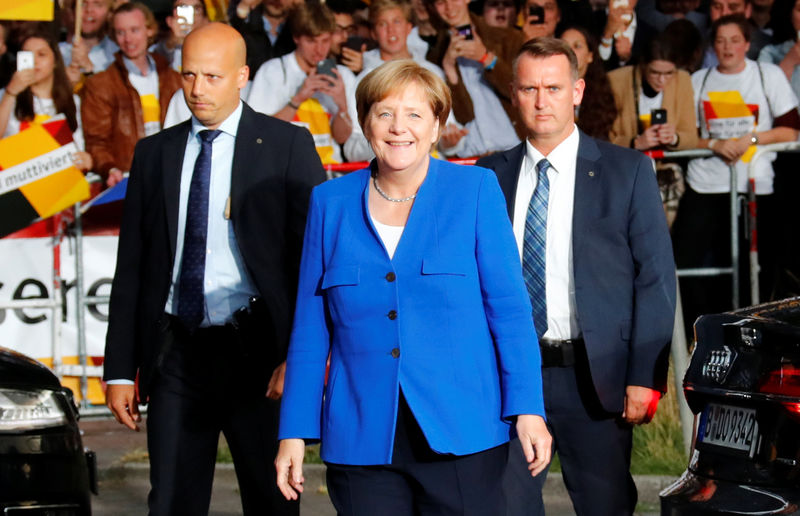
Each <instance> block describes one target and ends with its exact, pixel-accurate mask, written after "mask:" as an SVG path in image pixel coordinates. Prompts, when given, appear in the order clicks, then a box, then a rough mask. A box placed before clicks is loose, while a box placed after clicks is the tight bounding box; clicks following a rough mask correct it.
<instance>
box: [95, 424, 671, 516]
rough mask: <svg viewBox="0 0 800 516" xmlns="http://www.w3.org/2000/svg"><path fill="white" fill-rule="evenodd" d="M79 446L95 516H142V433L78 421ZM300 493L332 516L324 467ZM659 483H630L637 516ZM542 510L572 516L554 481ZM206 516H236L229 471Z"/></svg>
mask: <svg viewBox="0 0 800 516" xmlns="http://www.w3.org/2000/svg"><path fill="white" fill-rule="evenodd" d="M81 429H82V430H83V432H84V435H83V444H84V446H86V447H88V448H90V449H92V450H94V451H95V452H96V453H97V462H98V470H99V473H100V475H99V476H100V494H99V495H98V496H95V497H94V498H93V501H92V511H93V514H94V515H95V516H112V515H113V516H140V515H142V514H145V513H146V507H147V492H148V489H149V483H148V468H147V464H146V462H145V463H143V462H137V461H136V458H137V457H138V458H140V459H141V457H142V456H143V453H144V451H145V449H146V438H145V434H144V431H142V432H139V433H135V432H131V431H130V430H128V429H126V428H123V427H122V426H120V425H118V424H117V423H116V422H115V421H114V420H113V419H91V420H88V419H84V420H83V421H81ZM304 472H305V476H306V486H307V487H306V493H305V494H304V495H303V497H302V499H301V510H300V513H301V515H302V516H335V515H336V511H335V510H334V509H333V506H332V505H331V503H330V500H329V499H328V495H327V492H326V491H325V487H324V478H325V474H324V466H321V465H309V467H307V468H306V469H305V470H304ZM671 481H672V479H670V478H665V477H648V476H642V477H637V478H636V484H637V486H638V487H639V500H640V508H641V510H642V512H640V513H637V514H640V515H655V514H658V491H659V490H660V489H661V488H663V487H665V486H666V485H668V484H669V483H671ZM544 496H545V506H546V508H547V514H548V516H561V515H570V514H573V511H572V508H571V505H570V504H569V498H568V496H567V493H566V490H565V489H564V484H563V482H562V481H561V477H560V475H557V474H550V475H549V476H548V479H547V484H546V486H545V493H544ZM209 514H210V516H228V515H238V514H241V505H240V503H239V493H238V486H237V483H236V476H235V474H234V472H233V468H232V466H231V465H228V464H220V465H218V466H217V472H216V475H215V478H214V491H213V494H212V497H211V510H210V512H209Z"/></svg>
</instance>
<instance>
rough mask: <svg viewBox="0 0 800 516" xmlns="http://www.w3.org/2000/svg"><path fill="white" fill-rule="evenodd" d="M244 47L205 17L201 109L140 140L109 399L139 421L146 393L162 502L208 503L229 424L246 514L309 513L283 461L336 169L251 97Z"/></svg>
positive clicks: (190, 92)
mask: <svg viewBox="0 0 800 516" xmlns="http://www.w3.org/2000/svg"><path fill="white" fill-rule="evenodd" d="M245 53H246V52H245V44H244V41H243V40H242V38H241V36H240V35H239V33H238V32H236V31H235V30H234V29H232V28H230V27H228V26H225V25H222V24H218V23H214V24H210V25H208V26H206V27H203V28H201V29H197V30H195V31H193V32H192V33H191V34H190V35H189V36H188V37H187V38H186V41H185V43H184V47H183V66H182V70H183V71H182V77H183V92H184V96H185V98H186V102H187V104H188V107H189V109H190V110H191V112H192V118H191V119H190V120H187V121H186V122H184V123H182V124H179V125H177V126H174V127H171V128H169V129H166V130H164V131H162V132H160V133H158V134H155V135H153V136H151V137H148V138H145V139H143V140H142V141H140V142H139V144H138V145H137V147H136V152H135V155H134V159H133V166H132V167H131V172H130V179H129V183H128V193H127V196H126V198H125V208H124V215H123V220H122V227H121V228H120V238H119V251H118V256H117V270H116V274H115V276H114V282H113V286H112V292H111V304H110V313H109V324H108V335H107V338H106V355H105V379H106V380H107V382H108V389H107V391H106V403H107V405H108V407H109V408H110V409H111V411H112V412H113V414H114V416H115V417H116V418H117V420H118V421H119V422H120V423H121V424H123V425H126V426H127V427H129V428H131V429H132V430H137V431H138V429H139V422H140V421H141V418H140V415H139V408H138V405H139V404H140V403H146V404H147V405H148V418H147V447H148V451H149V453H150V483H151V491H150V495H149V497H148V505H149V509H150V514H151V515H172V516H174V515H178V514H187V515H192V516H196V515H202V514H207V513H208V506H209V500H210V497H211V484H212V480H213V474H214V464H215V460H216V451H217V442H218V440H219V434H220V432H223V433H224V434H225V438H226V440H227V442H228V445H229V446H230V449H231V453H232V455H233V461H234V466H235V468H236V475H237V478H238V480H239V487H240V491H241V498H242V507H243V513H244V514H246V515H249V514H253V515H274V514H298V505H297V503H294V502H287V501H286V500H285V499H283V497H281V496H280V494H279V493H278V491H277V487H276V482H275V472H274V468H273V467H272V461H273V459H274V457H275V454H276V451H277V440H276V433H277V423H278V399H279V398H280V395H281V392H282V390H283V368H284V364H283V362H284V358H285V356H286V348H287V343H288V338H289V331H290V328H291V322H292V312H293V307H294V298H295V288H296V284H297V276H298V267H299V262H300V251H301V245H302V241H303V230H304V227H305V219H306V210H307V207H308V199H309V195H310V192H311V188H312V187H314V186H315V185H316V184H318V183H321V182H322V181H323V180H324V179H325V172H324V170H323V168H322V165H321V164H320V161H319V158H318V155H317V153H316V151H315V150H314V142H313V140H312V138H311V135H310V134H309V133H308V131H307V130H305V129H303V128H299V127H296V126H293V125H291V124H289V123H286V122H281V121H279V120H276V119H274V118H271V117H268V116H265V115H261V114H258V113H256V112H255V111H253V110H252V109H251V108H250V107H248V106H247V105H246V104H244V103H243V102H242V101H241V100H240V96H239V90H240V89H241V88H242V87H244V85H245V84H246V82H247V78H248V68H247V66H246V64H245V63H246V55H245ZM137 378H138V390H137V388H136V386H134V380H135V379H137Z"/></svg>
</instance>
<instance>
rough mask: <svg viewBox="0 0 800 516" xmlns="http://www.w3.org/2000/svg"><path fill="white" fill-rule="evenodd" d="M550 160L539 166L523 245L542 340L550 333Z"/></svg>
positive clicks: (524, 270)
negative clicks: (547, 272)
mask: <svg viewBox="0 0 800 516" xmlns="http://www.w3.org/2000/svg"><path fill="white" fill-rule="evenodd" d="M548 168H550V162H549V161H547V160H546V159H543V160H541V161H539V163H537V164H536V172H537V175H538V179H537V181H536V190H534V192H533V195H532V196H531V201H530V203H529V204H528V213H527V214H526V216H525V237H524V239H523V242H522V275H523V276H524V278H525V285H526V286H527V287H528V295H529V296H530V298H531V305H533V324H534V325H535V326H536V335H537V336H538V337H539V339H540V340H541V338H542V335H544V333H545V332H546V331H547V286H546V283H545V271H546V263H545V256H546V252H547V201H548V197H549V194H550V181H549V180H548V178H547V169H548Z"/></svg>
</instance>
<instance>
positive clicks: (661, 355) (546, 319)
mask: <svg viewBox="0 0 800 516" xmlns="http://www.w3.org/2000/svg"><path fill="white" fill-rule="evenodd" d="M583 89H584V83H583V81H582V80H581V79H579V78H578V68H577V60H576V58H575V55H574V54H573V52H572V50H570V48H569V47H568V46H567V45H566V44H564V43H563V42H561V41H559V40H555V39H552V38H541V39H534V40H531V41H529V42H528V43H526V44H525V45H524V46H523V47H522V49H521V50H520V56H519V57H518V58H517V61H516V65H515V67H514V81H513V83H512V99H513V102H514V105H515V106H516V107H517V109H519V112H520V119H521V120H522V121H523V122H524V123H525V126H526V128H527V130H528V138H527V140H526V141H525V143H523V144H521V145H519V146H518V147H515V148H513V149H511V150H509V151H506V152H504V153H501V154H496V155H494V156H491V157H487V158H484V159H482V160H480V161H479V162H478V165H481V166H484V167H487V168H492V169H493V170H494V171H495V172H496V173H497V176H498V180H499V182H500V186H501V188H502V189H503V192H504V194H505V197H506V201H507V205H508V208H509V216H510V217H511V219H512V222H513V227H514V233H515V236H516V238H517V243H518V246H519V248H520V253H521V255H522V258H523V275H524V276H525V280H526V283H527V285H528V293H529V294H530V296H531V303H532V305H533V317H534V322H535V325H536V329H537V333H539V335H540V345H541V351H542V366H543V369H542V379H543V390H544V400H545V412H546V415H547V424H548V428H549V429H550V432H551V434H552V435H553V445H554V449H555V450H557V451H558V454H559V457H560V459H561V465H562V470H563V474H564V480H565V482H566V485H567V489H568V491H569V493H570V497H571V498H572V502H573V506H574V507H575V511H576V512H577V513H578V514H579V515H584V514H591V515H592V516H595V515H602V514H609V515H612V514H613V515H619V514H631V513H632V512H633V510H634V507H635V506H636V487H635V485H634V484H633V480H632V478H631V476H630V473H629V466H630V454H631V439H632V428H633V426H632V425H635V424H641V423H646V422H648V421H649V420H650V418H651V417H652V416H653V413H654V412H655V408H656V405H657V402H658V399H659V398H660V396H661V393H663V392H665V391H666V373H667V357H668V346H669V342H670V339H671V335H672V324H673V316H674V310H675V268H674V263H673V260H672V249H671V245H670V239H669V234H668V232H667V225H666V222H665V219H664V213H663V210H662V208H661V201H660V197H659V194H658V188H657V185H656V180H655V174H654V173H653V167H652V165H651V164H650V162H649V160H648V159H647V158H646V157H645V156H644V155H642V154H639V153H637V152H635V151H632V150H629V149H624V148H622V147H617V146H615V145H611V144H608V143H605V142H601V141H597V140H594V139H592V138H590V137H588V136H586V135H585V134H583V133H581V132H580V131H579V130H578V129H577V127H575V123H574V106H576V105H579V104H580V101H581V98H582V96H583ZM543 301H544V302H543ZM545 476H546V471H545V472H544V473H542V474H540V475H538V476H537V477H535V478H533V479H531V477H530V475H529V474H528V472H527V468H526V467H525V461H524V459H523V458H522V454H521V450H520V447H519V445H515V443H512V446H511V451H510V453H509V466H508V469H507V472H506V478H505V480H504V483H505V490H506V496H507V499H508V506H509V513H508V514H514V515H523V514H524V515H529V514H544V507H543V504H542V500H541V487H542V485H543V484H544V479H545Z"/></svg>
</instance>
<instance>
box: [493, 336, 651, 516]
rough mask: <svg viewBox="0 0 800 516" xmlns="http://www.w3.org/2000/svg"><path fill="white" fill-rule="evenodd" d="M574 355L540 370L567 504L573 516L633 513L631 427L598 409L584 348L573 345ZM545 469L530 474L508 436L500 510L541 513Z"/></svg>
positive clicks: (515, 515) (512, 514) (516, 515)
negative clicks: (572, 359) (503, 499)
mask: <svg viewBox="0 0 800 516" xmlns="http://www.w3.org/2000/svg"><path fill="white" fill-rule="evenodd" d="M575 355H576V356H575V359H576V363H575V365H573V366H568V367H545V368H543V369H542V388H543V392H544V408H545V413H546V414H547V428H548V430H550V434H551V435H552V436H553V451H554V453H555V452H558V457H559V459H560V461H561V471H562V474H563V478H564V483H565V484H566V487H567V491H568V492H569V496H570V499H571V500H572V505H573V507H574V508H575V513H576V514H578V515H590V516H603V515H608V516H619V515H629V514H633V511H634V508H635V507H636V500H637V493H636V485H635V484H634V483H633V478H632V477H631V474H630V463H631V447H632V442H633V441H632V439H633V428H632V427H631V426H630V425H628V424H627V423H625V422H624V421H622V420H621V418H620V417H619V414H610V413H608V412H606V411H605V410H603V408H602V406H601V404H600V400H599V399H598V398H597V394H596V393H595V391H594V386H593V385H592V379H591V374H590V372H589V366H588V359H587V358H586V352H585V348H583V347H582V346H581V347H576V349H575ZM548 469H549V466H548ZM547 471H548V470H545V471H543V472H542V473H540V474H539V475H537V476H536V477H531V474H530V471H528V463H527V461H526V460H525V456H524V455H523V453H522V446H521V445H520V442H519V439H516V438H515V439H513V440H512V441H511V445H510V447H509V450H508V467H507V469H506V472H505V476H504V479H503V490H504V491H505V496H506V500H507V503H508V512H507V513H506V514H508V515H509V516H534V515H544V513H545V512H544V502H543V501H542V488H543V487H544V482H545V480H546V478H547Z"/></svg>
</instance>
